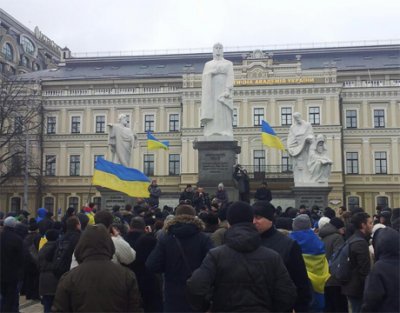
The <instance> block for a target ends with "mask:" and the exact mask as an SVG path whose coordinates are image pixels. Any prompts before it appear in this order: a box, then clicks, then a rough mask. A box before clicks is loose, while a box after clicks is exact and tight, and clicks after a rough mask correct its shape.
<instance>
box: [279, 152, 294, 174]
mask: <svg viewBox="0 0 400 313" xmlns="http://www.w3.org/2000/svg"><path fill="white" fill-rule="evenodd" d="M281 164H282V172H291V171H292V162H291V159H290V157H289V155H288V153H287V152H283V153H282V159H281Z"/></svg>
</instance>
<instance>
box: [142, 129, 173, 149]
mask: <svg viewBox="0 0 400 313" xmlns="http://www.w3.org/2000/svg"><path fill="white" fill-rule="evenodd" d="M157 149H164V150H168V149H169V142H168V141H160V140H158V139H157V138H156V137H154V136H153V135H152V134H151V133H150V132H148V133H147V150H157Z"/></svg>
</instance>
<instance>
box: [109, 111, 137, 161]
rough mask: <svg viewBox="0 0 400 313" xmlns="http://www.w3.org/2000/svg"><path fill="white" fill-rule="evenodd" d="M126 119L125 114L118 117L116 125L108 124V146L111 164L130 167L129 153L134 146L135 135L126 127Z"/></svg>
mask: <svg viewBox="0 0 400 313" xmlns="http://www.w3.org/2000/svg"><path fill="white" fill-rule="evenodd" d="M127 125H128V117H127V116H126V115H125V114H120V115H119V116H118V123H116V124H108V126H109V128H110V129H109V138H108V145H109V146H110V148H111V162H113V163H119V164H122V165H123V166H126V167H130V161H131V152H132V149H133V148H135V146H136V139H137V137H136V134H135V133H134V132H133V131H132V130H131V129H130V128H129V127H127Z"/></svg>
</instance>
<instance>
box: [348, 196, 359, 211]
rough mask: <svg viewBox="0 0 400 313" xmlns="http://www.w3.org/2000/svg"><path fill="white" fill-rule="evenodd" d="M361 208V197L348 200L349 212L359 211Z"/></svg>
mask: <svg viewBox="0 0 400 313" xmlns="http://www.w3.org/2000/svg"><path fill="white" fill-rule="evenodd" d="M359 207H360V198H359V197H354V196H353V197H348V198H347V208H348V209H349V210H352V209H358V208H359Z"/></svg>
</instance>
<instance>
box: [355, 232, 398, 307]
mask: <svg viewBox="0 0 400 313" xmlns="http://www.w3.org/2000/svg"><path fill="white" fill-rule="evenodd" d="M373 246H374V251H375V264H374V266H373V267H372V270H371V272H370V273H369V275H368V277H367V280H366V283H365V288H364V297H363V304H362V307H361V312H400V302H399V294H400V275H399V264H400V258H399V254H400V251H399V250H400V237H399V233H398V232H397V231H395V230H394V229H391V228H390V227H387V228H384V229H379V230H377V232H376V233H375V234H374V239H373Z"/></svg>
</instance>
